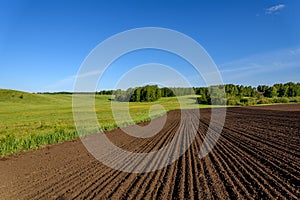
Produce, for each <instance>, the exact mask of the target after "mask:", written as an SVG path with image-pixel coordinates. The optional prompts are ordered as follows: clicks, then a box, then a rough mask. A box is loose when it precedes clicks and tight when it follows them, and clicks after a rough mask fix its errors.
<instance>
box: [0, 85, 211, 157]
mask: <svg viewBox="0 0 300 200" xmlns="http://www.w3.org/2000/svg"><path fill="white" fill-rule="evenodd" d="M110 98H111V96H109V95H97V96H96V99H95V104H96V106H95V110H96V113H97V117H98V120H99V122H100V124H101V128H102V129H103V130H110V129H113V128H115V127H117V125H116V123H115V121H114V119H113V115H112V110H111V101H110V100H109V99H110ZM179 98H180V101H181V102H183V108H197V107H199V106H198V105H197V104H195V100H194V98H193V97H191V96H183V97H179ZM125 104H126V103H124V102H114V105H115V108H116V109H119V110H120V111H121V112H122V110H124V106H125ZM154 104H160V105H162V106H163V107H164V108H165V110H166V111H169V110H174V109H178V108H179V103H178V100H177V98H176V97H167V98H161V99H160V100H158V101H156V102H145V103H143V102H137V103H135V102H130V103H129V109H130V114H131V117H132V118H133V120H134V121H135V122H142V121H146V120H149V119H150V117H154V116H157V115H161V114H163V113H162V110H161V109H158V110H155V109H154V112H152V113H151V116H150V117H149V109H150V107H151V106H152V105H154ZM201 107H205V106H201ZM121 114H122V113H121ZM128 122H129V120H128V119H126V118H125V117H124V121H123V123H124V125H126V124H127V123H128ZM76 137H78V135H77V133H76V129H75V125H74V121H73V114H72V95H70V94H30V93H24V92H19V91H12V90H0V155H7V154H11V153H14V152H19V151H25V150H28V149H36V148H38V147H40V146H43V145H45V144H53V143H58V142H62V141H66V140H69V139H73V138H76Z"/></svg>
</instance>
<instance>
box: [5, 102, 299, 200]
mask: <svg viewBox="0 0 300 200" xmlns="http://www.w3.org/2000/svg"><path fill="white" fill-rule="evenodd" d="M276 106H277V105H276ZM276 106H272V107H269V106H265V107H257V108H256V107H255V108H254V107H251V108H250V107H249V108H228V109H227V116H226V123H225V126H224V129H223V132H222V134H221V137H220V138H219V140H218V142H217V145H216V146H215V148H214V150H213V151H212V152H210V154H208V156H206V157H205V158H202V159H199V157H198V152H199V150H200V147H201V145H202V141H203V139H204V137H205V134H206V131H207V129H208V124H209V122H210V110H209V109H201V110H200V115H201V118H200V126H199V129H198V133H197V136H196V139H195V141H194V143H193V144H192V145H191V146H190V148H189V149H188V150H187V151H186V152H185V153H184V155H183V156H181V157H180V159H178V160H177V161H176V162H174V163H173V164H172V165H169V166H167V167H165V168H163V169H161V170H158V171H155V172H151V173H144V174H134V173H125V172H120V171H117V170H114V169H111V168H109V167H106V166H105V165H103V164H101V163H99V162H98V161H97V160H95V159H94V158H93V157H92V156H91V155H90V154H89V153H88V152H87V150H86V149H85V147H84V146H83V145H82V143H81V141H80V140H75V141H70V142H65V143H62V144H57V145H52V146H49V147H46V148H43V149H40V150H37V151H31V152H27V153H22V154H18V155H14V156H10V157H5V158H3V159H1V160H0V172H1V174H0V199H142V198H143V199H154V198H156V199H260V198H263V199H275V198H279V199H299V197H300V184H299V183H300V151H299V146H300V105H299V104H291V105H279V106H277V107H276ZM191 112H192V111H191ZM179 122H180V112H179V111H171V112H169V113H168V115H167V123H166V124H165V126H164V128H163V130H162V131H161V132H160V133H158V134H157V135H155V136H154V137H152V138H148V139H137V138H134V137H131V136H129V135H126V134H124V133H122V131H121V130H119V129H117V130H114V131H110V132H108V133H107V134H108V136H109V138H110V139H111V141H113V142H114V143H115V144H116V145H117V146H120V147H122V148H124V149H127V150H130V151H134V152H150V151H153V150H157V149H160V148H161V147H163V146H165V145H166V144H168V143H169V142H170V141H171V140H172V138H173V137H174V135H175V134H176V130H177V129H179V128H182V130H180V134H186V135H185V136H186V138H188V137H190V135H189V127H188V126H185V127H179V124H180V123H179ZM187 123H188V122H187ZM187 123H186V124H187Z"/></svg>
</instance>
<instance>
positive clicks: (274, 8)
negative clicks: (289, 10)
mask: <svg viewBox="0 0 300 200" xmlns="http://www.w3.org/2000/svg"><path fill="white" fill-rule="evenodd" d="M284 7H285V5H284V4H278V5H275V6H271V7H269V8H267V9H266V12H265V13H266V14H267V15H271V14H278V13H279V11H280V10H282V9H283V8H284Z"/></svg>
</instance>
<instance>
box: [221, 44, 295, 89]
mask: <svg viewBox="0 0 300 200" xmlns="http://www.w3.org/2000/svg"><path fill="white" fill-rule="evenodd" d="M299 67H300V48H291V49H282V50H280V51H275V52H267V53H262V54H258V55H253V56H249V57H246V58H243V59H239V60H234V61H232V62H228V63H224V64H221V65H219V69H220V72H221V74H222V76H223V79H224V81H225V82H239V83H247V84H252V85H255V83H258V82H264V81H265V80H270V81H272V80H273V81H275V82H276V81H278V82H281V81H285V80H288V79H292V77H291V76H293V77H294V76H300V70H299V69H300V68H299ZM291 81H293V80H291Z"/></svg>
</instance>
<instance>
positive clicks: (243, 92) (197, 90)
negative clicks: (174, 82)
mask: <svg viewBox="0 0 300 200" xmlns="http://www.w3.org/2000/svg"><path fill="white" fill-rule="evenodd" d="M96 94H103V95H112V94H113V95H115V100H117V101H129V102H148V101H156V100H158V99H159V98H161V97H173V96H184V95H192V94H196V95H199V96H200V97H199V98H198V102H199V103H201V104H224V103H226V101H227V102H228V101H229V104H231V103H230V101H231V100H232V101H236V100H239V101H241V102H242V103H243V101H247V97H252V98H258V99H260V98H263V97H265V98H276V97H280V98H281V97H287V98H288V97H299V96H300V83H293V82H288V83H284V84H283V83H276V84H274V85H272V86H268V85H258V86H257V87H252V86H244V85H235V84H225V85H218V86H210V87H193V88H183V87H176V88H175V87H174V88H167V87H164V88H159V87H158V86H157V85H146V86H143V87H136V88H129V89H127V90H121V89H118V90H102V91H99V92H97V93H96ZM212 101H213V102H212ZM227 104H228V103H227Z"/></svg>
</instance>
